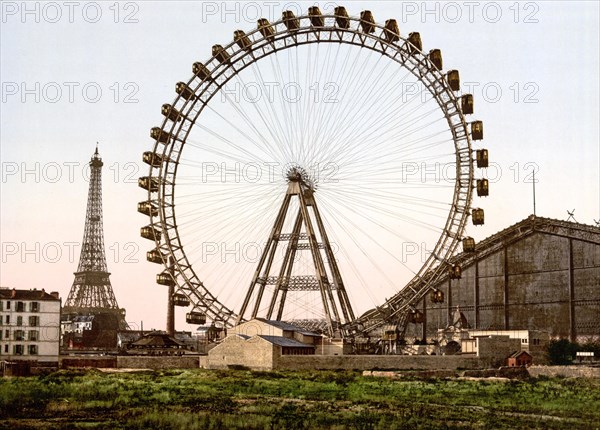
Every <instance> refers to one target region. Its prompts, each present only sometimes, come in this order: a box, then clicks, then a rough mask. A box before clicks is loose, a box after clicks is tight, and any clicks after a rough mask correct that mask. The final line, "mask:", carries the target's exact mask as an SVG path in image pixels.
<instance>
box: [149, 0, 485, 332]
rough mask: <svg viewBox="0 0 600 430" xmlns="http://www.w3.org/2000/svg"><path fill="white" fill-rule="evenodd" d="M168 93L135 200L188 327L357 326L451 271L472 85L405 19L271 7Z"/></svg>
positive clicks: (416, 296) (463, 214) (467, 203)
mask: <svg viewBox="0 0 600 430" xmlns="http://www.w3.org/2000/svg"><path fill="white" fill-rule="evenodd" d="M176 92H177V96H176V97H175V99H174V101H173V102H172V103H171V104H164V105H163V106H162V110H161V113H162V115H163V117H164V119H163V121H162V125H161V126H160V127H154V128H152V130H151V137H152V138H153V139H154V145H153V148H152V150H151V151H147V152H144V154H143V161H144V162H145V163H146V164H148V166H149V171H148V175H147V176H144V177H141V178H140V179H139V185H140V187H142V188H144V189H145V190H147V199H146V200H144V201H142V202H140V203H139V204H138V211H139V212H141V213H143V214H145V215H147V216H148V217H149V223H148V224H147V225H146V226H144V227H142V229H141V235H142V237H144V238H147V239H149V240H152V241H154V243H155V247H154V248H153V249H152V250H150V251H149V252H148V253H147V259H148V260H149V261H151V262H154V263H157V264H161V265H164V266H165V269H164V271H163V272H161V273H159V274H158V275H157V282H158V283H159V284H164V285H169V286H170V287H172V288H173V289H174V292H175V294H174V298H175V304H179V305H182V306H186V305H187V306H191V308H192V309H191V311H190V312H188V314H187V321H188V322H189V323H203V322H204V321H205V319H206V318H208V319H210V320H212V321H222V322H223V323H224V324H225V325H228V326H230V325H233V324H235V323H236V322H240V321H243V320H246V319H249V318H252V317H260V316H264V317H267V318H269V319H280V320H286V321H288V320H305V321H318V320H325V321H327V324H326V328H327V330H326V331H328V332H329V333H330V334H333V331H334V330H335V329H336V328H339V327H340V326H350V325H354V326H356V325H357V324H359V325H361V326H362V327H363V328H369V327H371V328H372V327H375V326H377V325H378V324H379V325H380V324H382V323H383V322H384V321H385V320H386V319H393V318H398V317H400V316H402V315H408V313H409V311H410V310H411V309H412V307H413V306H414V304H415V303H416V301H418V300H420V299H422V298H423V296H425V295H426V294H428V293H431V295H432V299H433V300H438V301H440V300H443V295H442V294H441V292H440V291H436V290H435V289H434V290H432V288H433V286H434V285H435V283H436V281H438V280H439V279H441V278H442V277H444V276H446V277H447V276H450V277H460V274H461V268H460V267H459V266H456V265H454V264H452V256H453V255H454V254H455V253H456V252H457V249H458V246H459V244H460V243H461V242H462V245H463V249H464V250H465V251H472V250H473V248H474V241H473V239H472V238H470V237H466V236H465V227H466V225H467V223H468V219H469V217H470V218H471V220H472V223H473V224H475V225H479V224H483V221H484V219H483V218H484V217H483V209H480V208H473V207H472V204H471V203H472V198H473V195H474V193H475V192H476V193H477V194H478V195H479V196H487V195H488V181H487V180H486V179H476V168H485V167H487V166H488V152H487V150H485V149H482V148H478V146H479V143H480V141H481V140H482V138H483V124H482V122H481V121H476V120H473V121H469V120H467V117H468V116H470V115H471V114H473V111H474V108H473V106H474V105H473V97H472V95H470V94H461V93H460V78H459V73H458V71H457V70H449V71H446V72H445V71H443V64H442V55H441V52H440V50H438V49H432V50H430V51H428V52H425V51H424V50H423V47H422V42H421V38H420V35H419V33H410V34H409V35H408V36H407V37H404V36H402V35H401V33H400V30H399V28H398V24H397V22H396V21H395V20H393V19H390V20H387V21H386V22H385V24H384V25H380V24H377V23H376V22H375V20H374V18H373V15H372V13H371V12H370V11H363V12H361V14H360V16H359V17H354V16H349V15H348V13H347V11H346V9H345V8H344V7H336V8H335V11H334V13H333V14H323V13H321V11H320V10H319V8H318V7H311V8H309V10H308V13H307V14H306V15H303V16H295V15H294V14H293V13H292V12H291V11H285V12H284V13H283V16H282V19H281V20H279V21H277V22H269V21H268V20H266V19H260V20H259V21H258V26H257V28H256V29H253V30H251V31H248V32H244V31H242V30H236V31H235V32H234V39H233V41H232V42H231V43H229V44H227V45H214V46H213V47H212V56H211V57H210V59H209V60H208V61H205V62H194V63H193V66H192V76H191V78H189V79H188V80H187V81H185V82H178V83H177V84H176ZM359 315H361V316H359ZM404 318H405V317H404Z"/></svg>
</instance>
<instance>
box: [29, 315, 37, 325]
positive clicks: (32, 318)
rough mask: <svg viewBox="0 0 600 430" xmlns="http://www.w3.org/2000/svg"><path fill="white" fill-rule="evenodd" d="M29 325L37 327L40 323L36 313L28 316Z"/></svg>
mask: <svg viewBox="0 0 600 430" xmlns="http://www.w3.org/2000/svg"><path fill="white" fill-rule="evenodd" d="M29 325H30V326H31V327H37V326H39V325H40V317H38V316H37V315H33V316H30V317H29Z"/></svg>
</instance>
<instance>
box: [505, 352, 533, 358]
mask: <svg viewBox="0 0 600 430" xmlns="http://www.w3.org/2000/svg"><path fill="white" fill-rule="evenodd" d="M523 354H527V355H528V356H529V357H532V355H531V354H530V353H528V352H527V351H515V352H513V353H512V354H510V355H509V356H508V358H519V357H520V356H521V355H523Z"/></svg>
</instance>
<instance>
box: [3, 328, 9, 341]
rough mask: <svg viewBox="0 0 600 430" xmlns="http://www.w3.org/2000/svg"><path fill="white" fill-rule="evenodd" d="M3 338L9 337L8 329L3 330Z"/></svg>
mask: <svg viewBox="0 0 600 430" xmlns="http://www.w3.org/2000/svg"><path fill="white" fill-rule="evenodd" d="M4 338H5V339H10V330H4Z"/></svg>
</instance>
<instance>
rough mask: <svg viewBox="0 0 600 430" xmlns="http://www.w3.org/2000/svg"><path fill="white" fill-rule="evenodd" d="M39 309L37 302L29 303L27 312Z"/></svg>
mask: <svg viewBox="0 0 600 430" xmlns="http://www.w3.org/2000/svg"><path fill="white" fill-rule="evenodd" d="M39 310H40V304H39V302H31V303H29V312H39Z"/></svg>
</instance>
